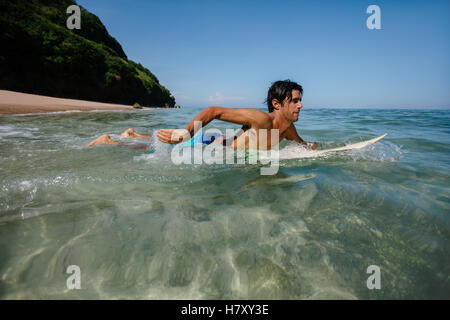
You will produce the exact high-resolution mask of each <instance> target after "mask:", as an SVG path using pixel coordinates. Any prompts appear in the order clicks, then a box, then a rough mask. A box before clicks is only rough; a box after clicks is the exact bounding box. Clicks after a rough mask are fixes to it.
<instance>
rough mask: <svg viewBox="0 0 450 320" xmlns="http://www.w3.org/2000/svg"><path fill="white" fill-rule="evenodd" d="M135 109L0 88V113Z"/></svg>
mask: <svg viewBox="0 0 450 320" xmlns="http://www.w3.org/2000/svg"><path fill="white" fill-rule="evenodd" d="M71 110H80V111H90V110H136V109H134V108H133V107H132V106H127V105H122V104H112V103H103V102H93V101H85V100H75V99H64V98H54V97H47V96H40V95H36V94H28V93H20V92H14V91H8V90H0V114H23V113H39V112H55V111H71Z"/></svg>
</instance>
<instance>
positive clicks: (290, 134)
mask: <svg viewBox="0 0 450 320" xmlns="http://www.w3.org/2000/svg"><path fill="white" fill-rule="evenodd" d="M285 138H286V139H288V140H293V141H295V142H298V143H300V144H302V145H304V146H305V147H307V148H311V149H312V150H316V149H317V142H314V143H313V144H312V145H310V143H308V142H306V141H305V140H303V139H302V138H300V136H299V135H298V133H297V129H295V126H294V124H293V123H292V124H291V125H290V126H289V128H288V129H287V130H286V136H285Z"/></svg>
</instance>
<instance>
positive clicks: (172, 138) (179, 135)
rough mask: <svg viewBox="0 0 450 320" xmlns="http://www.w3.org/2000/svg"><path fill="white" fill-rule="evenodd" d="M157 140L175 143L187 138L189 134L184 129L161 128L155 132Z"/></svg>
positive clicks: (189, 136)
mask: <svg viewBox="0 0 450 320" xmlns="http://www.w3.org/2000/svg"><path fill="white" fill-rule="evenodd" d="M156 136H157V137H158V139H159V141H161V142H164V143H169V144H176V143H180V142H183V139H184V140H185V141H187V140H189V139H190V138H191V135H190V133H189V131H187V130H186V129H161V130H158V132H157V133H156Z"/></svg>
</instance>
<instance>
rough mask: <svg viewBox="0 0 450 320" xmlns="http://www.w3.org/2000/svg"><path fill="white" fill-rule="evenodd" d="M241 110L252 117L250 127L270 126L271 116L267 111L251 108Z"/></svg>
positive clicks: (266, 127) (262, 127) (265, 127)
mask: <svg viewBox="0 0 450 320" xmlns="http://www.w3.org/2000/svg"><path fill="white" fill-rule="evenodd" d="M242 110H245V111H246V112H248V114H249V115H250V116H251V117H252V119H253V121H252V127H254V128H255V129H268V128H271V127H272V118H271V117H270V116H269V114H268V113H267V112H264V111H262V110H259V109H251V108H248V109H242Z"/></svg>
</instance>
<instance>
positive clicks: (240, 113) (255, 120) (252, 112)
mask: <svg viewBox="0 0 450 320" xmlns="http://www.w3.org/2000/svg"><path fill="white" fill-rule="evenodd" d="M212 108H214V110H215V111H216V112H215V113H216V119H219V120H223V121H229V122H234V123H239V124H243V125H249V126H251V127H252V128H255V129H260V128H270V127H271V125H272V119H271V118H270V116H269V114H268V113H266V112H264V111H262V110H258V109H251V108H224V107H212Z"/></svg>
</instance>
